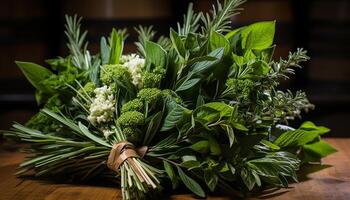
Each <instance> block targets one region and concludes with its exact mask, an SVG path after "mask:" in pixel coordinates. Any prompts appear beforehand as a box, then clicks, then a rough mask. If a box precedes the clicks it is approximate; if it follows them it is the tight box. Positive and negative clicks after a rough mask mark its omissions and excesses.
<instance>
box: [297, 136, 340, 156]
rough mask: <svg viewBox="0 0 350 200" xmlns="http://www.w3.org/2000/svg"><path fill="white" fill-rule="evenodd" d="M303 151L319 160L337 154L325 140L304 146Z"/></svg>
mask: <svg viewBox="0 0 350 200" xmlns="http://www.w3.org/2000/svg"><path fill="white" fill-rule="evenodd" d="M303 149H304V152H305V153H308V154H311V155H312V156H313V157H317V158H323V157H326V156H328V155H330V154H332V153H335V152H337V150H336V149H335V148H334V147H332V146H331V145H329V144H328V143H326V142H325V141H323V140H320V141H317V142H314V143H311V144H306V145H304V146H303Z"/></svg>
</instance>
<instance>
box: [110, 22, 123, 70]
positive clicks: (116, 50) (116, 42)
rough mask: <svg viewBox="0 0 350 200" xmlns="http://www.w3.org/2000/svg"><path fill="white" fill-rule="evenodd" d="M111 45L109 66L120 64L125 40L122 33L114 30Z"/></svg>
mask: <svg viewBox="0 0 350 200" xmlns="http://www.w3.org/2000/svg"><path fill="white" fill-rule="evenodd" d="M110 43H111V44H110V47H111V51H110V57H109V64H119V62H120V57H121V56H122V53H123V48H124V38H123V35H122V34H121V33H118V32H117V30H115V29H114V28H113V30H112V33H111V41H110Z"/></svg>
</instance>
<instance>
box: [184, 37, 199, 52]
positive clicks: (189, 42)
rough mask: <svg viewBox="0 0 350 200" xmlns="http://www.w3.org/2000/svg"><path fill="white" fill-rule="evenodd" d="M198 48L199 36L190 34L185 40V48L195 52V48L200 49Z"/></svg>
mask: <svg viewBox="0 0 350 200" xmlns="http://www.w3.org/2000/svg"><path fill="white" fill-rule="evenodd" d="M198 46H199V44H198V42H197V35H196V34H194V33H188V34H187V37H186V40H185V48H186V49H190V50H194V49H195V48H198Z"/></svg>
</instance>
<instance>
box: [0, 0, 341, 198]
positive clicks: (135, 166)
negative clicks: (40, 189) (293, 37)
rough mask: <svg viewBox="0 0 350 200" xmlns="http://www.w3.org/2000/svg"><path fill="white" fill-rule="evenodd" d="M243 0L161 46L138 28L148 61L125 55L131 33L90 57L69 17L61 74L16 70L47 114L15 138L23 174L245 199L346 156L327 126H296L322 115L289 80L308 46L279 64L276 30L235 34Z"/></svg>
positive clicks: (199, 19)
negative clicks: (310, 114) (310, 113)
mask: <svg viewBox="0 0 350 200" xmlns="http://www.w3.org/2000/svg"><path fill="white" fill-rule="evenodd" d="M242 3H243V1H242V0H227V1H225V2H224V3H222V4H221V3H219V2H218V3H217V4H216V5H215V6H213V10H212V12H211V13H206V14H203V13H194V12H193V10H192V5H191V4H190V6H189V9H188V12H187V14H186V15H185V16H184V21H183V23H182V24H180V23H179V24H178V27H177V30H173V29H170V35H169V37H165V36H161V37H159V39H157V40H155V31H154V30H153V29H152V27H148V28H145V27H138V28H136V31H137V32H138V34H139V37H138V42H136V46H137V47H138V53H137V54H129V55H125V54H123V44H124V40H125V39H126V37H127V34H126V31H125V30H116V29H113V30H112V32H111V34H110V36H109V37H108V38H105V37H102V38H101V42H100V52H99V53H98V54H96V55H90V53H89V51H88V50H87V43H86V42H85V36H86V32H82V31H81V30H80V21H81V20H80V19H78V18H77V17H76V16H74V17H66V20H67V24H66V32H65V33H66V35H67V37H68V41H69V42H68V48H69V50H70V55H68V56H67V57H58V58H56V59H50V60H47V63H48V65H49V67H50V70H49V69H47V68H45V67H42V66H39V65H37V64H34V63H29V62H16V63H17V65H18V66H19V67H20V69H21V70H22V71H23V73H24V75H25V76H26V77H27V79H28V80H29V82H30V83H31V84H32V85H33V86H34V87H35V88H36V94H35V97H36V100H37V102H38V103H39V104H40V105H42V109H41V111H40V112H39V113H37V114H36V115H34V116H33V117H32V118H31V119H30V120H29V121H28V123H27V124H26V125H25V126H23V125H20V124H17V123H16V124H14V125H13V128H12V130H10V131H4V135H5V136H7V137H10V138H13V139H17V140H19V141H23V142H26V143H29V144H30V146H27V148H26V149H25V150H26V152H28V153H29V156H28V158H27V160H26V161H25V162H23V163H22V164H21V165H20V166H19V169H20V170H19V171H18V174H19V175H22V174H26V173H28V172H34V173H35V175H36V176H51V177H52V176H60V177H66V178H71V179H77V180H86V179H91V178H96V177H99V178H105V179H109V180H116V181H119V182H120V186H121V189H122V195H123V199H145V198H149V197H151V196H152V195H153V194H155V192H157V191H160V190H161V189H163V188H164V187H171V186H172V187H173V188H174V189H175V188H176V187H177V186H178V185H179V183H180V182H182V183H183V184H184V186H186V187H187V188H188V189H189V190H190V191H192V192H193V193H194V194H196V195H198V196H199V197H205V196H206V193H207V192H210V191H216V190H218V189H220V188H221V189H225V190H227V191H230V192H234V193H235V194H236V195H241V194H243V195H244V194H247V193H248V192H249V191H252V190H259V189H264V188H267V187H287V186H288V182H290V181H297V175H296V171H297V170H298V169H299V166H300V165H301V164H303V163H311V162H312V163H313V162H319V161H320V159H321V158H322V157H324V156H326V155H328V154H330V153H333V152H334V151H335V149H334V148H332V147H331V146H330V145H328V144H327V143H325V142H324V141H323V140H322V139H321V138H320V136H321V135H323V134H325V133H326V132H328V131H329V130H328V129H327V128H325V127H321V126H316V125H315V124H313V123H312V122H305V123H303V124H302V125H301V126H300V127H299V128H297V129H294V128H292V127H290V126H288V121H290V120H293V119H294V118H296V117H300V114H301V112H302V111H304V110H305V111H307V110H309V109H312V108H313V105H312V104H310V102H309V101H308V99H307V98H306V96H305V94H304V93H303V92H297V93H296V94H292V93H291V92H290V91H287V92H284V91H281V90H278V89H277V87H278V85H279V80H281V79H286V78H288V76H289V75H291V74H293V73H294V68H297V67H300V65H299V63H301V62H304V61H307V60H308V59H309V58H308V56H307V55H306V51H304V50H303V49H298V50H297V51H296V52H295V53H290V54H289V57H288V58H287V59H286V60H283V59H280V60H278V61H273V60H272V57H273V53H274V49H275V45H273V41H274V33H275V22H274V21H268V22H259V23H255V24H252V25H249V26H245V27H241V28H237V29H233V30H232V29H231V27H230V19H231V17H232V16H233V15H236V14H238V12H239V11H240V9H239V8H238V6H240V5H241V4H242Z"/></svg>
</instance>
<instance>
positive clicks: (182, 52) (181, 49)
mask: <svg viewBox="0 0 350 200" xmlns="http://www.w3.org/2000/svg"><path fill="white" fill-rule="evenodd" d="M170 40H171V42H172V43H173V47H174V48H175V50H176V52H177V54H178V55H179V56H181V57H182V58H183V59H184V58H185V57H186V54H187V50H186V49H185V44H184V42H183V41H182V40H181V37H180V36H179V35H178V34H177V33H176V31H174V30H173V29H172V28H171V29H170Z"/></svg>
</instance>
